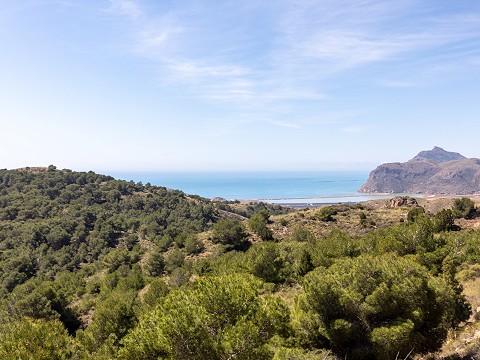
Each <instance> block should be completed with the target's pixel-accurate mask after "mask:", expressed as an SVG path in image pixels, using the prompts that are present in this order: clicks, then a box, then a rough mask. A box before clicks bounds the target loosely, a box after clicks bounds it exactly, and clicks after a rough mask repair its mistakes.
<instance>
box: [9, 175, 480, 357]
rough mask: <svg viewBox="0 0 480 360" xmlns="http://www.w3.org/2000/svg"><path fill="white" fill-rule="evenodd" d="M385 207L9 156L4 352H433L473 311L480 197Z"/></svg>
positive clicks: (274, 354)
mask: <svg viewBox="0 0 480 360" xmlns="http://www.w3.org/2000/svg"><path fill="white" fill-rule="evenodd" d="M385 211H386V210H385ZM376 214H377V213H375V212H374V211H370V210H369V209H368V208H364V207H363V206H361V205H357V206H345V205H342V206H340V205H339V206H330V207H324V208H321V209H319V210H306V211H303V210H302V211H296V212H293V213H291V212H289V211H288V210H285V209H282V208H279V207H278V206H270V205H267V204H253V203H252V204H239V203H236V202H219V203H212V202H210V201H209V200H207V199H203V198H200V197H198V196H188V195H186V194H184V193H182V192H181V191H175V190H169V189H166V188H163V187H157V186H151V185H150V184H146V185H142V184H141V183H134V182H127V181H119V180H115V179H113V178H111V177H108V176H103V175H98V174H95V173H93V172H88V173H79V172H72V171H69V170H61V171H60V170H57V169H55V167H53V166H50V167H49V168H48V169H42V168H31V169H22V170H13V171H12V170H10V171H9V170H0V358H2V359H18V358H22V359H27V358H35V359H117V358H120V359H163V358H165V359H277V360H280V359H328V358H331V359H334V358H345V357H346V358H349V359H395V358H402V359H403V358H406V357H408V356H413V355H414V354H427V353H430V354H435V352H436V351H438V350H439V349H440V347H441V346H442V344H443V343H444V342H445V340H446V339H447V336H448V332H449V331H453V329H455V328H457V327H458V326H459V325H462V326H463V324H465V322H466V321H467V320H468V319H469V316H470V314H471V306H470V304H469V303H468V302H467V301H466V300H467V299H466V298H465V295H464V294H463V292H462V286H461V283H460V282H459V279H463V280H465V279H468V281H474V280H475V279H477V278H480V271H477V270H476V269H477V267H478V264H479V262H480V232H478V231H476V230H462V229H460V227H459V225H457V223H456V222H455V221H456V220H455V219H456V218H457V219H458V218H460V220H462V221H467V220H464V218H468V219H474V218H475V216H476V209H475V204H474V203H473V202H471V201H469V199H457V200H455V201H454V203H453V206H452V208H451V209H443V210H441V211H438V212H436V214H432V215H430V214H429V213H428V212H426V211H425V210H424V209H422V208H411V209H404V210H401V211H400V212H395V211H393V210H391V212H390V213H389V214H393V215H392V216H393V217H395V216H396V217H397V218H395V219H393V218H392V219H393V220H392V222H390V223H388V222H385V224H384V226H380V225H381V221H383V220H382V219H381V218H379V217H378V218H375V216H377V215H376ZM382 214H383V213H382ZM347 218H348V219H352V220H350V221H349V222H348V221H346V219H347ZM374 219H375V220H374ZM457 221H458V220H457ZM469 221H470V220H469ZM347 223H348V228H347V227H346V226H345V224H347ZM320 228H321V229H329V230H328V233H327V234H325V235H323V234H321V233H320V232H319V231H317V229H320ZM342 229H343V230H342ZM454 230H456V231H454ZM479 348H480V346H479ZM430 356H435V355H430Z"/></svg>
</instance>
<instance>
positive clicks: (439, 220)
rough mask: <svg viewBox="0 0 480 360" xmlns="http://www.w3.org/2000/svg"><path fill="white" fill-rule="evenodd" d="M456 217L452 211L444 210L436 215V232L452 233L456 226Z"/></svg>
mask: <svg viewBox="0 0 480 360" xmlns="http://www.w3.org/2000/svg"><path fill="white" fill-rule="evenodd" d="M454 220H455V218H454V216H453V212H452V210H450V209H443V210H441V211H439V212H438V213H436V214H435V219H434V220H433V224H434V230H435V232H441V231H450V230H452V229H453V226H454Z"/></svg>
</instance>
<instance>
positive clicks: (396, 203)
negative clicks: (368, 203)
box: [385, 196, 419, 209]
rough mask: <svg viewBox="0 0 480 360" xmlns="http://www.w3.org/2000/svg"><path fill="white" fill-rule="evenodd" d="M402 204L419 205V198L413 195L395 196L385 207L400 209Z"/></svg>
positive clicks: (407, 205) (408, 205)
mask: <svg viewBox="0 0 480 360" xmlns="http://www.w3.org/2000/svg"><path fill="white" fill-rule="evenodd" d="M402 206H406V207H418V206H419V205H418V202H417V199H415V198H412V197H411V196H395V197H394V198H391V199H390V200H388V202H387V203H386V204H385V207H387V208H389V209H398V208H400V207H402Z"/></svg>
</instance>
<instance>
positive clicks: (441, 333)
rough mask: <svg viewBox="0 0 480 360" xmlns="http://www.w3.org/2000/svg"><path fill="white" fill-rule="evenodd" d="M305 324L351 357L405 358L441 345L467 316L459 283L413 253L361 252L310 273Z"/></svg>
mask: <svg viewBox="0 0 480 360" xmlns="http://www.w3.org/2000/svg"><path fill="white" fill-rule="evenodd" d="M304 291H305V294H304V297H303V299H302V307H303V309H304V311H305V313H304V317H303V320H302V321H303V328H304V329H306V330H304V331H305V332H306V334H305V335H307V336H309V337H310V341H311V343H312V344H313V345H314V346H316V347H321V346H331V347H332V348H333V349H334V350H335V351H337V352H338V353H341V355H342V356H343V355H346V356H347V358H349V359H369V358H375V359H395V357H396V356H397V354H399V356H400V357H401V358H404V357H405V356H406V355H407V354H408V353H409V352H410V351H412V353H423V352H427V351H433V350H436V349H438V348H439V347H440V346H441V344H442V341H443V340H444V339H445V338H446V335H447V330H448V327H449V326H452V325H456V324H458V323H459V322H460V321H463V320H466V318H467V317H468V307H467V306H465V302H464V299H463V297H462V296H461V295H458V292H456V291H455V288H454V287H453V286H451V285H450V284H449V282H448V281H447V280H444V279H443V278H435V277H433V276H432V275H431V274H430V273H428V271H427V270H426V269H425V268H424V267H422V266H421V265H419V264H418V263H416V262H415V261H413V260H412V259H411V258H409V257H404V258H399V257H396V256H394V255H392V254H386V255H382V256H371V255H361V256H359V257H358V258H353V259H349V258H348V259H342V260H338V261H336V262H335V263H334V264H333V265H332V266H331V267H330V268H328V269H326V268H322V267H321V268H317V269H315V270H313V271H311V272H310V273H308V274H307V275H306V276H305V283H304Z"/></svg>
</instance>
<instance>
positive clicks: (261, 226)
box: [248, 210, 273, 240]
mask: <svg viewBox="0 0 480 360" xmlns="http://www.w3.org/2000/svg"><path fill="white" fill-rule="evenodd" d="M268 217H269V215H268V211H266V210H260V211H259V212H257V213H255V214H253V215H252V217H251V218H250V219H249V220H248V226H249V227H250V229H251V230H252V231H253V232H254V233H256V234H257V235H258V236H260V237H261V238H262V239H263V240H271V239H272V238H273V234H272V231H271V230H270V229H269V228H268V227H267V224H268Z"/></svg>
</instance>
